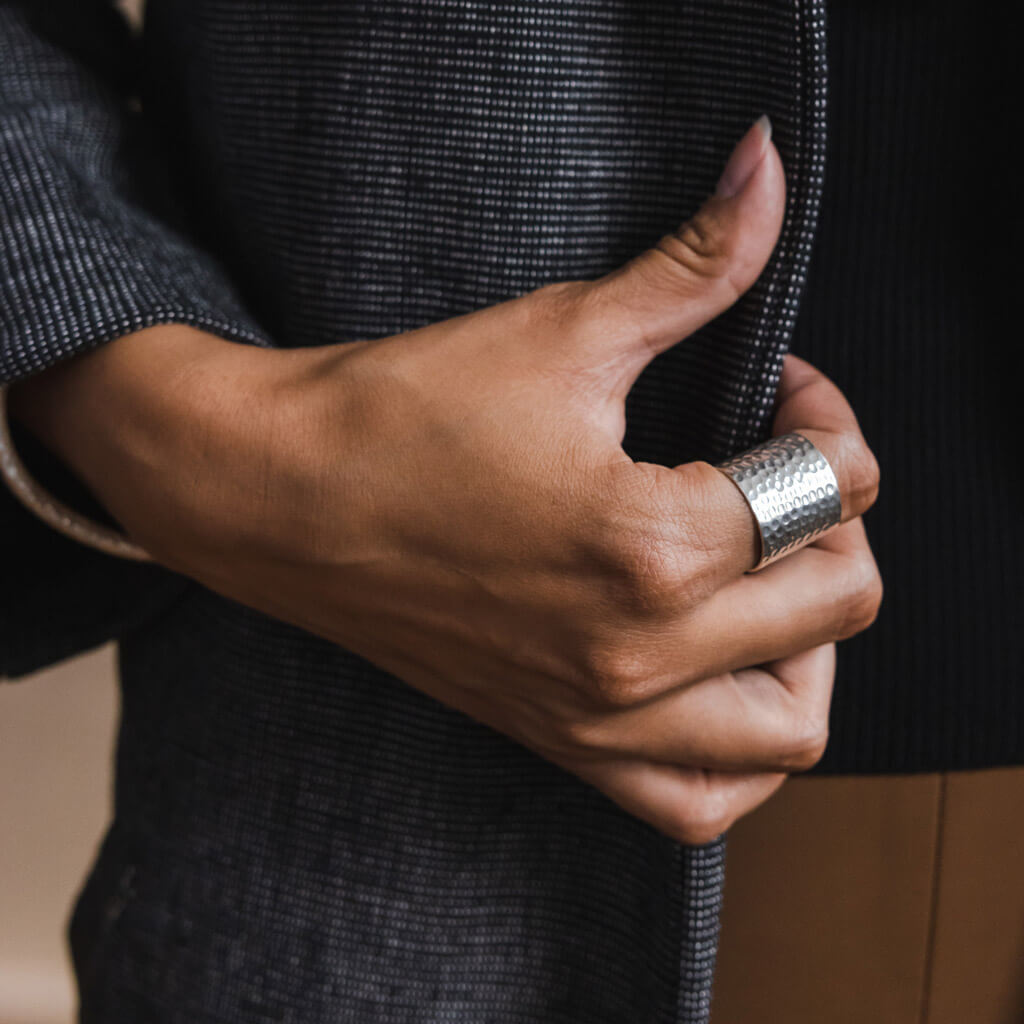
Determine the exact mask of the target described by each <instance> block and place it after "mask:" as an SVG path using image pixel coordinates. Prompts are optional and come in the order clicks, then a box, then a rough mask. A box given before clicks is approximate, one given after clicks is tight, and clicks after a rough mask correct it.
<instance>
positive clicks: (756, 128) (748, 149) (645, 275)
mask: <svg viewBox="0 0 1024 1024" xmlns="http://www.w3.org/2000/svg"><path fill="white" fill-rule="evenodd" d="M784 211H785V174H784V172H783V169H782V161H781V159H780V157H779V154H778V151H777V150H776V149H775V147H774V145H772V143H771V124H770V122H769V121H768V119H767V118H762V119H759V120H758V121H757V122H755V124H754V125H752V126H751V128H750V129H749V130H748V131H747V132H746V134H745V135H744V136H743V137H742V139H741V140H740V141H739V142H738V143H737V145H736V147H735V149H734V150H733V152H732V155H731V156H730V158H729V161H728V162H727V164H726V168H725V170H724V171H723V174H722V178H721V180H720V182H719V187H718V189H717V190H716V194H715V195H713V196H711V197H710V198H709V199H708V200H707V201H706V202H705V203H704V204H703V205H702V206H701V208H700V209H699V210H698V211H697V212H696V213H695V214H694V215H693V217H691V218H690V219H689V220H688V221H686V222H685V223H684V224H683V225H681V226H680V227H679V228H678V229H677V230H676V231H675V232H673V233H672V234H669V235H666V236H665V237H663V238H662V239H661V240H660V241H659V242H658V243H657V245H655V246H654V247H652V248H651V249H649V250H647V251H646V252H644V253H642V254H641V255H639V256H637V257H636V258H634V259H633V260H631V261H630V262H629V263H627V264H626V265H625V266H623V267H620V268H619V269H617V270H615V271H613V272H612V273H610V274H608V275H606V276H605V277H603V278H600V279H599V280H597V281H594V282H591V286H590V287H589V288H588V289H587V291H586V301H585V302H584V303H583V304H582V307H581V308H582V309H583V310H584V313H583V319H584V322H583V323H582V324H580V325H579V327H580V329H579V330H578V332H576V333H577V334H578V341H577V342H576V343H574V345H575V351H574V353H573V355H574V358H579V359H581V360H582V362H583V364H584V365H585V366H586V368H587V369H588V370H594V369H600V370H601V371H602V372H603V373H604V374H605V375H606V378H607V383H608V386H609V388H610V389H611V393H612V394H613V396H614V397H615V398H617V399H620V400H621V399H623V398H624V397H625V395H626V393H627V392H628V390H629V388H630V387H631V386H632V383H633V381H634V380H635V379H636V377H637V375H638V374H639V372H640V371H641V370H642V369H643V367H644V365H646V363H648V362H649V361H650V360H651V359H652V358H653V357H654V356H655V355H657V354H658V353H659V352H661V351H664V350H665V349H667V348H669V347H671V346H672V345H674V344H676V343H677V342H679V341H680V340H681V339H683V338H686V337H688V336H689V335H690V334H692V333H693V332H694V331H695V330H697V328H699V327H701V326H703V325H704V324H706V323H708V322H709V321H710V320H712V319H714V318H715V317H716V316H718V315H719V314H720V313H722V312H723V311H724V310H726V309H728V307H729V306H731V305H732V304H733V303H734V302H735V301H736V300H737V298H739V296H740V295H741V294H742V293H743V292H745V291H746V290H747V289H748V288H750V286H751V285H752V284H753V283H754V281H755V280H757V278H758V276H759V275H760V273H761V271H762V270H763V269H764V266H765V264H766V263H767V261H768V258H769V257H770V255H771V252H772V250H773V248H774V247H775V243H776V241H777V240H778V237H779V231H780V229H781V226H782V219H783V214H784Z"/></svg>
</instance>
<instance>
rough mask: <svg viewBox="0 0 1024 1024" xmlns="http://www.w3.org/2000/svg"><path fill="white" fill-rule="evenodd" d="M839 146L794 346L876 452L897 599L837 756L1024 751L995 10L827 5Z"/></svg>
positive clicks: (1007, 206)
mask: <svg viewBox="0 0 1024 1024" xmlns="http://www.w3.org/2000/svg"><path fill="white" fill-rule="evenodd" d="M829 19H830V21H829V34H828V35H829V44H828V45H829V69H830V72H829V73H830V78H829V81H830V85H829V124H830V131H829V143H828V145H829V149H828V164H827V168H828V169H827V172H826V175H825V196H824V201H823V209H822V219H821V227H820V234H819V236H818V239H817V242H816V247H815V251H814V255H813V258H812V261H811V270H810V276H809V283H808V291H807V295H806V297H805V299H804V304H803V308H802V310H801V314H800V319H799V321H798V324H797V331H796V337H795V339H794V342H793V347H794V350H795V351H796V352H798V353H799V354H801V355H804V356H805V357H806V358H808V359H810V360H811V361H812V362H814V363H815V364H817V365H818V366H820V367H821V368H822V369H823V370H824V371H825V372H826V373H829V374H830V375H831V376H832V377H833V378H834V379H835V380H836V381H837V382H838V383H839V384H840V386H841V387H842V388H843V389H844V391H845V392H846V393H847V395H848V396H849V398H850V401H851V402H852V404H853V407H854V409H855V410H856V411H857V414H858V416H859V418H860V421H861V425H862V427H863V429H864V432H865V435H866V436H867V438H868V440H869V442H870V443H871V445H872V447H873V448H874V450H875V452H876V454H877V455H878V459H879V462H880V465H881V471H882V486H881V494H880V497H879V501H878V504H877V506H876V507H875V509H873V510H872V511H871V512H870V513H869V514H868V516H867V517H866V524H867V528H868V534H869V536H870V538H871V541H872V543H873V545H874V548H875V552H876V555H877V557H878V561H879V565H880V567H881V570H882V575H883V577H884V579H885V585H886V593H885V599H884V601H883V605H882V611H881V614H880V617H879V619H878V621H877V623H876V624H875V625H874V626H873V627H872V628H871V629H870V630H869V631H868V632H866V633H864V634H862V635H861V636H859V637H856V638H854V639H853V640H852V641H850V642H848V643H846V644H843V645H842V646H841V648H840V652H839V668H838V678H837V687H836V691H835V698H834V702H833V714H832V738H831V741H830V744H829V748H828V752H827V754H826V756H825V759H824V762H823V763H822V766H821V768H822V770H826V771H856V772H864V771H870V772H881V771H920V770H940V769H956V768H977V767H982V766H985V765H995V764H1020V763H1022V762H1024V669H1022V666H1024V617H1022V611H1024V602H1022V593H1024V583H1022V581H1024V515H1022V511H1021V510H1022V508H1024V500H1022V499H1024V488H1022V486H1021V481H1020V476H1019V474H1018V473H1017V472H1016V471H1015V470H1014V469H1013V466H1014V464H1015V455H1016V450H1017V448H1018V447H1019V444H1020V442H1019V439H1018V437H1017V432H1016V429H1015V427H1014V425H1013V417H1014V415H1015V410H1016V403H1017V401H1018V399H1017V397H1016V396H1017V392H1018V390H1019V382H1020V371H1021V362H1020V355H1019V351H1020V340H1019V335H1020V327H1019V324H1018V323H1016V322H1015V320H1011V318H1010V313H1011V310H1014V309H1015V296H1016V295H1017V294H1018V292H1019V288H1020V284H1019V271H1020V264H1021V260H1020V241H1019V238H1020V231H1019V228H1020V210H1019V203H1018V200H1017V196H1016V187H1015V184H1014V182H1015V175H1014V173H1013V171H1012V168H1013V167H1014V166H1015V161H1016V159H1017V158H1016V157H1015V156H1013V155H1012V152H1011V146H1012V144H1013V141H1014V139H1015V136H1016V135H1017V134H1018V131H1017V127H1016V126H1017V124H1018V122H1019V117H1017V118H1016V120H1015V117H1014V115H1013V114H1012V113H1011V110H1010V108H1009V107H1008V106H1007V101H1008V98H1009V97H1011V96H1014V95H1017V94H1019V92H1020V88H1019V77H1020V71H1019V67H1018V64H1019V56H1018V55H1017V54H1016V53H1014V55H1013V57H1012V58H1011V56H1010V42H1009V40H1010V39H1011V38H1015V37H1014V36H1013V34H1012V33H1008V32H1006V31H1005V26H1000V18H999V17H992V18H989V17H981V16H979V14H978V12H977V11H976V10H974V9H971V8H968V7H967V6H966V5H964V4H963V3H960V2H955V0H937V2H934V3H929V4H919V3H916V2H910V0H896V2H890V3H885V4H868V5H865V4H863V3H859V2H854V0H842V2H838V3H831V4H830V6H829Z"/></svg>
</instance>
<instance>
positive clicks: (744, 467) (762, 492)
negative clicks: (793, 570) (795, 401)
mask: <svg viewBox="0 0 1024 1024" xmlns="http://www.w3.org/2000/svg"><path fill="white" fill-rule="evenodd" d="M715 468H716V469H718V470H721V472H723V473H724V474H725V475H726V476H727V477H728V478H729V479H730V480H731V481H732V482H733V483H734V484H735V485H736V486H737V487H738V488H739V490H740V493H741V494H742V495H743V497H744V498H746V499H747V504H749V505H750V509H751V511H752V512H753V513H754V519H755V520H756V521H757V528H758V532H759V534H760V536H761V555H760V558H759V559H758V562H757V564H756V565H755V566H754V567H753V568H752V569H751V570H750V572H756V571H757V570H758V569H763V568H764V567H765V566H766V565H771V563H772V562H777V561H778V560H779V559H780V558H782V557H784V556H785V555H788V554H790V552H792V551H795V550H796V549H797V548H802V547H803V546H804V545H805V544H809V543H810V542H811V541H812V540H814V538H815V537H818V536H820V535H821V534H822V533H824V532H825V531H826V530H830V529H832V527H833V526H837V525H838V524H839V523H840V522H841V521H842V511H843V509H842V498H841V496H840V494H839V483H838V481H837V480H836V475H835V473H834V472H833V471H832V467H831V466H830V465H829V462H828V459H826V458H825V456H824V455H822V454H821V452H820V451H818V449H817V448H816V447H815V446H814V445H813V444H811V442H810V441H808V440H807V438H806V437H804V436H803V434H796V433H793V434H781V435H780V436H779V437H773V438H771V439H770V440H768V441H765V442H764V443H763V444H759V445H755V446H754V447H753V448H750V449H748V450H747V451H745V452H741V453H740V454H739V455H734V456H733V457H732V458H731V459H727V460H726V461H725V462H721V463H719V464H718V465H717V466H715Z"/></svg>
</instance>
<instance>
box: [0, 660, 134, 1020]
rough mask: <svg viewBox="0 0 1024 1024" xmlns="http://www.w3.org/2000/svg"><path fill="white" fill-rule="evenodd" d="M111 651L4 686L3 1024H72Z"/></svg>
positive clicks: (103, 806)
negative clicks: (72, 923) (73, 961)
mask: <svg viewBox="0 0 1024 1024" xmlns="http://www.w3.org/2000/svg"><path fill="white" fill-rule="evenodd" d="M116 709H117V694H116V686H115V683H114V659H113V650H112V648H109V647H108V648H104V649H103V650H101V651H97V652H94V653H92V654H89V655H86V656H85V657H82V658H77V659H74V660H72V661H69V662H66V663H64V664H62V665H58V666H56V667H55V668H52V669H49V670H48V671H46V672H41V673H39V674H38V675H36V676H33V677H31V678H28V679H24V680H20V681H18V682H7V681H3V682H0V823H2V826H0V827H2V832H0V836H2V838H0V1024H69V1022H70V1021H71V1020H72V1019H73V1012H74V997H73V989H72V983H71V974H70V966H69V963H68V957H67V950H66V939H65V927H66V923H67V917H68V914H69V911H70V908H71V904H72V902H73V900H74V898H75V895H76V893H77V891H78V888H79V886H80V885H81V883H82V880H83V878H84V877H85V874H86V872H87V870H88V867H89V865H90V863H91V861H92V858H93V855H94V853H95V850H96V846H97V843H98V842H99V840H100V838H101V835H102V832H103V829H104V827H105V824H106V821H107V818H108V815H109V812H110V783H111V757H112V749H113V740H114V728H115V716H116Z"/></svg>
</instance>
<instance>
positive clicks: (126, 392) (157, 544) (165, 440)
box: [10, 324, 276, 557]
mask: <svg viewBox="0 0 1024 1024" xmlns="http://www.w3.org/2000/svg"><path fill="white" fill-rule="evenodd" d="M274 355H275V353H274V352H273V351H271V350H266V349H259V348H255V347H250V346H244V345H239V344H235V343H233V342H228V341H225V340H223V339H221V338H219V337H217V336H214V335H210V334H206V333H204V332H202V331H198V330H195V329H193V328H191V327H187V326H184V325H177V324H171V325H162V326H158V327H153V328H148V329H146V330H143V331H139V332H136V333H134V334H131V335H126V336H125V337H123V338H120V339H117V340H115V341H112V342H110V343H108V344H105V345H103V346H101V347H100V348H98V349H96V350H94V351H92V352H89V353H86V354H83V355H81V356H78V357H76V358H74V359H71V360H69V361H67V362H66V363H62V364H59V365H58V366H56V367H53V368H51V369H49V370H47V371H45V372H43V373H41V374H39V375H37V376H35V377H33V378H30V379H28V380H25V381H22V382H19V383H18V384H17V385H15V386H13V387H12V388H11V392H10V408H11V414H12V417H13V418H14V419H16V420H17V421H18V422H19V423H20V424H22V425H23V426H24V427H26V428H27V429H28V430H29V431H30V432H31V433H33V434H34V435H35V436H36V437H37V438H38V439H39V440H41V441H42V442H43V443H44V444H45V445H46V446H47V447H48V448H49V449H50V450H51V451H53V453H54V454H56V455H57V456H58V457H59V458H60V459H61V461H63V462H64V463H65V464H66V465H67V466H68V467H69V468H70V469H71V470H72V471H73V472H74V473H75V475H76V476H78V477H79V478H80V479H81V480H82V481H83V482H84V483H85V484H86V485H87V486H88V487H89V489H90V490H91V491H92V492H93V493H94V495H95V496H96V497H97V499H98V500H99V501H100V502H101V504H103V505H104V506H105V507H106V508H107V509H108V510H109V511H110V512H111V514H112V515H113V516H114V517H115V518H116V519H118V520H119V521H120V522H121V524H122V525H123V526H124V527H125V529H126V530H127V532H128V533H129V535H130V536H132V537H133V539H135V540H136V541H138V542H139V543H142V544H143V545H144V546H147V547H149V546H151V545H153V548H154V553H155V554H157V555H158V557H159V555H160V553H161V549H162V548H165V547H166V544H165V541H166V540H168V539H171V538H165V537H164V536H162V534H163V533H167V532H168V531H171V532H175V531H177V532H180V533H181V535H182V539H183V540H184V539H185V538H187V536H188V534H189V533H190V531H192V530H193V527H198V526H199V524H201V523H202V522H203V521H204V520H208V519H209V518H210V515H211V512H213V511H214V509H213V508H211V504H212V503H213V502H214V500H215V498H216V495H217V493H218V491H221V492H223V490H224V480H223V478H224V476H225V473H226V471H227V468H228V466H229V465H230V464H231V461H232V459H234V460H235V461H236V462H237V461H239V460H240V459H241V457H242V455H243V451H244V450H245V449H246V447H247V446H248V448H250V449H251V448H252V447H253V446H254V445H256V444H257V443H258V439H257V436H256V435H257V432H258V429H259V427H260V426H261V425H262V424H264V423H265V421H266V416H265V412H266V410H265V408H263V409H261V407H263V406H265V405H266V402H267V398H268V396H269V395H270V393H271V383H272V382H271V380H270V376H271V372H272V370H273V368H274V366H276V364H275V361H274V359H273V356H274ZM186 543H188V542H187V540H186ZM172 546H173V541H172Z"/></svg>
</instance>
